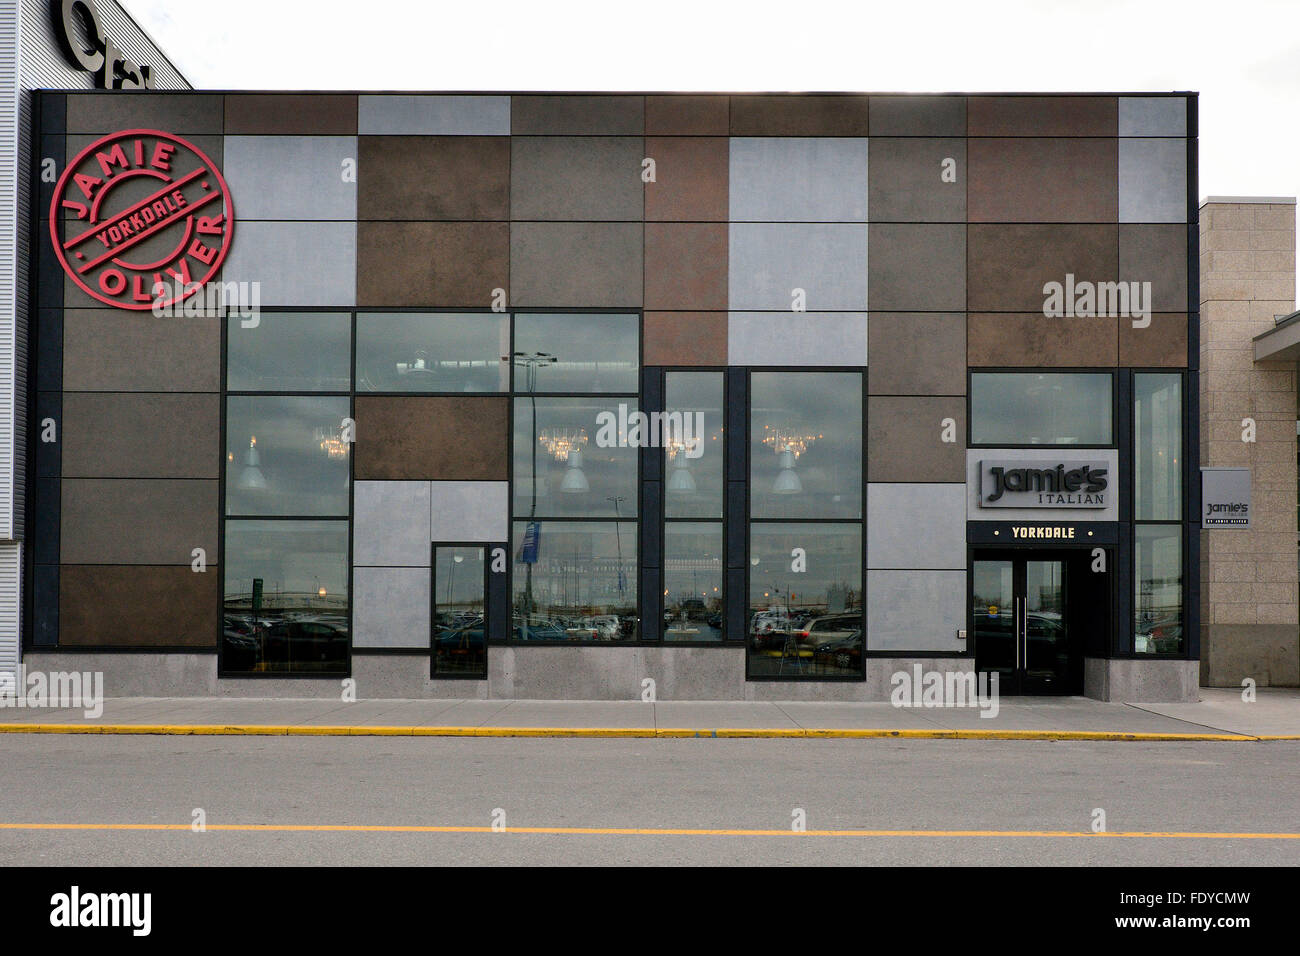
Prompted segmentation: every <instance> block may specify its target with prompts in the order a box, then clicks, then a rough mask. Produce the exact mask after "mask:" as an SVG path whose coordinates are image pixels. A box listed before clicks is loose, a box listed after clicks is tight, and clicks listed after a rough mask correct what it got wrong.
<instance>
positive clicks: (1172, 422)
mask: <svg viewBox="0 0 1300 956" xmlns="http://www.w3.org/2000/svg"><path fill="white" fill-rule="evenodd" d="M1182 381H1183V380H1182V376H1181V375H1179V374H1176V373H1175V374H1170V373H1167V372H1162V373H1146V372H1138V373H1136V374H1135V375H1134V376H1133V452H1134V454H1133V516H1134V518H1135V519H1136V520H1138V521H1178V520H1181V518H1182V516H1183V515H1182V511H1183V504H1182V487H1183V481H1182V465H1183V454H1182V448H1183V401H1182Z"/></svg>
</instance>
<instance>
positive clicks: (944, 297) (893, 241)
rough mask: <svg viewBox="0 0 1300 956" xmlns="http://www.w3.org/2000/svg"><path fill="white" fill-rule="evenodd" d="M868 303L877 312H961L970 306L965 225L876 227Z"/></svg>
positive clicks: (869, 245) (871, 233)
mask: <svg viewBox="0 0 1300 956" xmlns="http://www.w3.org/2000/svg"><path fill="white" fill-rule="evenodd" d="M868 229H869V231H868V238H867V301H868V303H869V305H870V307H871V311H872V312H877V311H886V312H956V311H961V310H963V309H965V308H966V226H964V225H961V224H958V223H872V224H871V225H870V226H869V227H868Z"/></svg>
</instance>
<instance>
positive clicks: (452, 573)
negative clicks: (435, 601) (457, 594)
mask: <svg viewBox="0 0 1300 956" xmlns="http://www.w3.org/2000/svg"><path fill="white" fill-rule="evenodd" d="M464 560H465V557H464V555H460V554H456V555H452V558H451V571H450V573H448V575H447V607H448V608H450V607H451V597H452V590H453V589H452V582H453V581H455V580H456V565H458V564H460V563H461V562H462V561H464Z"/></svg>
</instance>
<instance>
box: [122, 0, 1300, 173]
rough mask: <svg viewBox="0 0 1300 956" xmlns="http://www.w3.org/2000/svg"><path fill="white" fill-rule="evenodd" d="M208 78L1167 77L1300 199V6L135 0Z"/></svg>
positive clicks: (1068, 84)
mask: <svg viewBox="0 0 1300 956" xmlns="http://www.w3.org/2000/svg"><path fill="white" fill-rule="evenodd" d="M123 2H124V3H125V5H126V6H127V7H128V8H129V9H130V10H131V12H132V13H133V14H134V15H135V16H136V18H137V19H138V20H139V21H140V22H141V24H142V25H143V26H144V27H145V29H146V30H148V31H149V32H150V33H152V34H153V36H154V39H155V40H157V41H158V43H159V44H160V45H161V47H162V48H163V49H164V50H165V51H167V53H168V54H169V55H170V56H171V57H172V59H173V60H174V61H175V62H176V64H177V65H178V66H179V67H180V69H181V71H182V72H183V73H184V74H185V75H186V76H187V77H188V78H189V79H190V81H191V82H192V83H193V84H194V86H196V87H198V88H207V89H303V90H331V89H335V90H352V89H357V90H367V89H388V90H674V91H693V90H716V91H737V92H745V91H755V90H769V91H776V90H835V91H849V90H852V91H872V92H876V91H907V92H913V91H915V92H946V91H956V92H968V91H969V92H979V91H1038V90H1041V91H1096V90H1103V91H1110V92H1115V91H1121V92H1130V91H1133V92H1136V91H1147V90H1151V91H1168V90H1194V91H1197V92H1199V93H1200V94H1201V98H1200V118H1201V122H1200V150H1201V168H1200V174H1201V180H1200V192H1201V196H1202V198H1204V197H1205V196H1211V195H1216V196H1222V195H1234V196H1235V195H1256V196H1295V195H1297V193H1300V2H1297V0H1132V2H1121V0H960V2H954V0H891V2H884V3H878V2H872V0H857V2H853V0H842V2H832V0H784V2H779V3H774V2H769V0H739V2H716V0H586V2H582V0H549V2H548V0H540V2H539V0H529V2H510V0H455V2H445V0H369V2H346V3H344V2H338V0H218V2H216V3H213V2H211V0H123Z"/></svg>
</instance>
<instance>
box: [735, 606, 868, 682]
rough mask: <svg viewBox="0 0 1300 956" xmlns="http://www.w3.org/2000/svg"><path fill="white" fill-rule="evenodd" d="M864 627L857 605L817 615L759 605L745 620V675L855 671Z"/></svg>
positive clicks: (825, 674)
mask: <svg viewBox="0 0 1300 956" xmlns="http://www.w3.org/2000/svg"><path fill="white" fill-rule="evenodd" d="M863 632H864V627H863V620H862V613H861V612H860V611H855V612H852V613H842V614H829V615H822V616H820V617H813V616H812V615H810V614H808V613H806V612H799V611H792V612H790V613H788V614H787V613H785V612H784V611H760V612H759V613H758V614H755V615H754V617H753V619H752V620H751V622H750V634H749V673H750V676H757V677H781V676H793V675H795V674H803V675H805V676H813V677H858V676H860V675H861V674H862V668H863V656H864V652H865V650H866V641H865V639H864V635H863Z"/></svg>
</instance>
